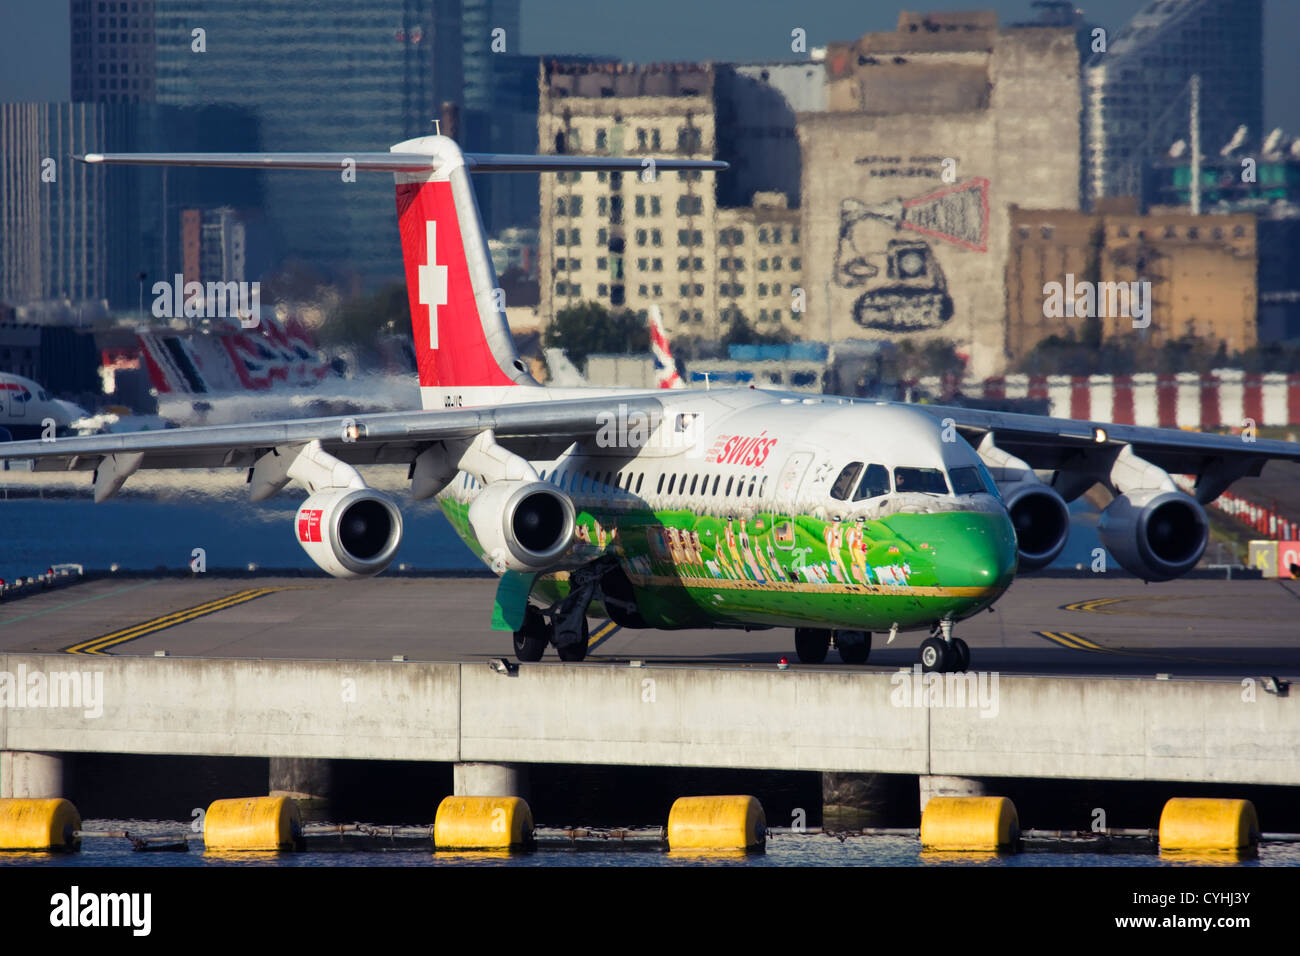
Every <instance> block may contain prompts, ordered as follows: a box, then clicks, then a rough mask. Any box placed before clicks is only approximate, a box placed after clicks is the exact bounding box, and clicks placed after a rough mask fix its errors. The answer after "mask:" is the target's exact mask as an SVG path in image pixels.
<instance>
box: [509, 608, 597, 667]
mask: <svg viewBox="0 0 1300 956" xmlns="http://www.w3.org/2000/svg"><path fill="white" fill-rule="evenodd" d="M546 613H547V612H544V611H542V610H540V609H539V608H535V607H533V606H532V605H531V604H530V605H529V606H528V610H527V611H526V612H525V614H524V626H523V627H522V628H520V629H519V630H517V631H515V657H517V658H519V659H520V660H521V661H523V662H524V663H532V662H533V661H540V660H541V659H542V655H543V654H545V653H546V645H548V644H554V645H555V653H556V654H557V655H558V656H559V658H560V660H562V661H581V660H584V659H586V657H587V643H588V641H590V640H591V633H590V631H589V630H588V628H587V619H586V617H582V618H579V619H578V622H577V627H576V629H575V630H573V631H570V632H569V633H568V634H567V635H566V636H567V637H568V638H569V640H568V642H567V643H564V644H560V643H558V635H557V633H556V628H555V625H554V624H553V623H547V620H546ZM556 619H557V618H556V617H552V621H554V620H556Z"/></svg>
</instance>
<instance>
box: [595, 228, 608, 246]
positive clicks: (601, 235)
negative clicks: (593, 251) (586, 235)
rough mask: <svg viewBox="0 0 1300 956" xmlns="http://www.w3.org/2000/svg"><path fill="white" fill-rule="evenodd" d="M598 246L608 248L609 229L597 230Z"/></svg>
mask: <svg viewBox="0 0 1300 956" xmlns="http://www.w3.org/2000/svg"><path fill="white" fill-rule="evenodd" d="M596 245H598V246H602V247H603V246H607V245H609V230H608V229H597V230H596Z"/></svg>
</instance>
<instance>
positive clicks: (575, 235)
mask: <svg viewBox="0 0 1300 956" xmlns="http://www.w3.org/2000/svg"><path fill="white" fill-rule="evenodd" d="M569 245H571V246H580V245H582V238H581V235H580V234H579V232H578V230H577V229H570V230H569Z"/></svg>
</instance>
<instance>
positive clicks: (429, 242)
mask: <svg viewBox="0 0 1300 956" xmlns="http://www.w3.org/2000/svg"><path fill="white" fill-rule="evenodd" d="M424 228H425V250H426V251H425V255H426V257H427V259H428V261H427V263H426V264H425V265H422V266H420V267H419V268H418V270H417V271H418V272H419V277H420V290H419V293H420V305H427V306H428V307H429V348H431V349H436V348H437V347H438V306H440V305H446V304H447V267H446V266H440V265H438V242H437V240H438V224H437V223H436V222H426V223H425V224H424Z"/></svg>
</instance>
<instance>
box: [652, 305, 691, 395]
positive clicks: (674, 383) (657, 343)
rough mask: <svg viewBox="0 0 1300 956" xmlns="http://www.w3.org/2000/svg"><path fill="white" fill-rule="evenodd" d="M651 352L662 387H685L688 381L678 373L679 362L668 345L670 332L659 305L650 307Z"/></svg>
mask: <svg viewBox="0 0 1300 956" xmlns="http://www.w3.org/2000/svg"><path fill="white" fill-rule="evenodd" d="M648 321H649V323H650V354H651V355H653V356H654V360H655V374H656V376H657V377H658V379H659V387H660V388H685V387H686V383H685V382H683V381H682V377H681V376H680V375H679V374H677V363H676V362H675V361H674V360H673V353H672V350H671V349H669V347H668V333H667V332H665V331H664V317H663V314H662V313H661V312H660V311H659V306H657V305H652V306H651V307H650V317H649V320H648Z"/></svg>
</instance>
